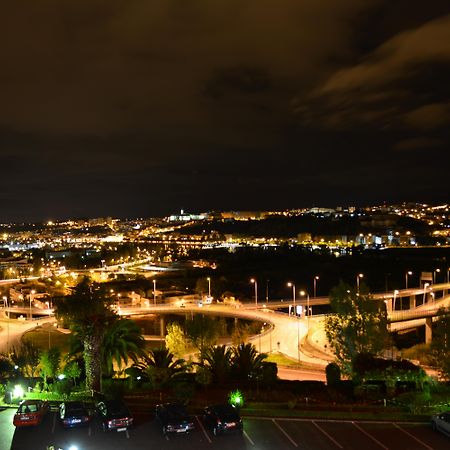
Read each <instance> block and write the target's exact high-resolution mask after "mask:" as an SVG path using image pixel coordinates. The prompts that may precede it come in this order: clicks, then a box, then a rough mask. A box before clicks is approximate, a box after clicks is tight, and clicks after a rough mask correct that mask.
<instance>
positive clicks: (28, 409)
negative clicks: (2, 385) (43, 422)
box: [17, 404, 38, 414]
mask: <svg viewBox="0 0 450 450" xmlns="http://www.w3.org/2000/svg"><path fill="white" fill-rule="evenodd" d="M37 410H38V407H37V405H36V404H31V405H20V407H19V410H18V411H17V412H18V413H20V414H23V413H25V414H27V413H34V412H36V411H37Z"/></svg>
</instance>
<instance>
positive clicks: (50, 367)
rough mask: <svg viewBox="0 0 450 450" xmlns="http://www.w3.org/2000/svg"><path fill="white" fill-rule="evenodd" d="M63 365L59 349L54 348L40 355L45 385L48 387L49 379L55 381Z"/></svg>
mask: <svg viewBox="0 0 450 450" xmlns="http://www.w3.org/2000/svg"><path fill="white" fill-rule="evenodd" d="M60 365H61V351H60V349H59V348H57V347H52V348H50V349H48V350H47V351H43V352H41V354H40V355H39V366H40V368H41V375H42V377H43V378H44V384H45V386H46V387H47V380H48V378H53V379H55V378H56V376H57V375H58V371H59V368H60Z"/></svg>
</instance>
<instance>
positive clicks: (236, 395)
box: [228, 389, 244, 408]
mask: <svg viewBox="0 0 450 450" xmlns="http://www.w3.org/2000/svg"><path fill="white" fill-rule="evenodd" d="M228 402H229V403H230V405H232V406H234V407H236V408H242V406H244V396H243V395H242V392H241V391H239V390H238V389H236V390H235V391H233V392H231V393H230V395H229V396H228Z"/></svg>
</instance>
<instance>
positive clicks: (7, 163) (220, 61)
mask: <svg viewBox="0 0 450 450" xmlns="http://www.w3.org/2000/svg"><path fill="white" fill-rule="evenodd" d="M448 14H450V11H449V6H448V2H446V1H441V0H430V1H429V2H426V4H425V3H424V2H423V1H419V0H408V1H406V0H398V2H395V4H393V3H392V2H390V1H388V0H367V1H364V2H361V1H360V0H322V1H320V2H318V1H314V0H280V1H278V2H276V5H275V4H274V2H273V1H271V0H244V1H243V0H217V1H210V0H193V1H189V2H184V1H181V0H154V1H151V2H145V1H140V0H129V1H124V0H91V1H89V2H78V1H75V0H69V1H65V2H60V1H57V0H42V1H39V2H36V1H31V0H22V1H18V2H9V3H6V4H5V5H3V8H2V15H1V16H0V39H1V41H2V45H1V46H0V60H1V61H2V71H1V72H0V98H1V108H0V170H1V172H0V173H1V174H2V177H1V179H0V187H1V188H2V193H1V195H0V212H2V214H4V216H5V217H10V218H14V217H19V216H20V217H27V216H28V217H33V218H40V217H42V216H46V215H48V214H50V215H52V216H53V217H56V216H58V215H59V216H61V215H75V214H82V213H83V211H85V212H84V215H97V214H100V211H102V214H106V212H108V211H109V214H110V215H133V214H135V215H144V216H145V215H152V214H154V215H156V214H165V213H168V212H171V211H173V210H176V209H179V207H181V206H184V207H185V208H191V209H194V210H202V209H225V208H230V209H239V208H242V209H252V208H256V207H258V208H272V209H277V208H281V207H289V206H291V207H292V206H299V205H305V204H311V203H316V204H318V203H327V204H330V203H333V202H337V203H352V202H365V201H366V200H369V198H371V199H376V197H377V195H380V196H383V200H385V199H386V195H385V194H384V193H383V191H380V187H379V186H378V185H377V183H376V181H377V179H379V173H380V172H381V171H382V173H383V175H384V176H385V177H386V178H388V179H391V175H390V172H389V173H388V172H387V169H386V167H387V163H386V162H387V161H389V170H390V171H394V170H396V169H398V167H402V164H400V162H399V161H398V160H394V159H392V158H393V155H398V154H401V153H402V152H401V151H396V150H402V149H403V150H406V149H407V148H408V145H412V146H414V145H413V144H411V142H413V141H414V142H419V143H420V142H422V144H423V145H424V148H425V147H426V146H427V145H429V147H430V148H433V149H434V150H433V151H441V152H443V151H444V150H445V149H448V142H449V132H448V131H447V128H448V104H449V103H450V88H449V85H448V82H447V81H446V80H447V79H448V76H450V46H449V42H450V35H449V30H450V16H449V15H448ZM408 142H410V144H408ZM427 142H428V144H427ZM433 142H440V145H433ZM402 143H403V144H402ZM410 148H412V147H410ZM416 148H418V147H416ZM412 153H413V156H412V157H411V161H409V163H410V164H412V167H411V173H413V172H414V170H413V169H414V164H420V161H419V156H418V155H416V154H415V153H414V152H412ZM440 159H441V163H442V161H443V158H442V156H441V158H440ZM399 177H404V182H403V183H402V195H404V199H405V200H415V198H412V197H415V196H416V194H417V192H419V193H421V192H431V189H428V186H434V187H435V190H436V191H439V190H442V189H440V188H439V186H440V184H439V183H441V181H439V179H438V178H437V177H436V180H433V179H431V180H428V181H427V183H426V185H425V180H424V179H423V177H422V178H421V180H422V181H423V182H424V184H423V190H422V191H421V187H422V185H421V183H422V181H420V182H414V183H412V184H409V180H410V178H409V175H406V174H398V172H396V175H395V176H392V180H398V179H399ZM344 179H345V180H344ZM352 180H353V181H352ZM352 183H353V186H354V188H353V189H352V187H351V185H352ZM339 186H341V188H339ZM390 187H391V188H392V186H390ZM408 189H409V190H408ZM371 190H373V192H374V194H373V195H370V192H371ZM391 190H392V189H391ZM384 192H385V193H386V194H389V192H390V190H389V189H388V188H387V187H386V189H385V191H384ZM38 193H39V195H40V196H41V198H42V199H45V201H44V202H37V203H35V204H33V205H28V206H27V208H25V209H23V210H22V209H21V208H20V207H19V206H17V205H19V199H22V198H28V197H30V196H33V195H37V194H38ZM363 193H364V195H363ZM428 200H429V201H431V200H433V199H432V198H431V199H428ZM39 208H42V209H41V211H42V213H39V211H40V209H39Z"/></svg>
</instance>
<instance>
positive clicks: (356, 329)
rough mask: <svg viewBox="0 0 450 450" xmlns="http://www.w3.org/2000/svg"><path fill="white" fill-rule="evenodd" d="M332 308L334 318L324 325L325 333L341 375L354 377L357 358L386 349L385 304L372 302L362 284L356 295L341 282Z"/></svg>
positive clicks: (335, 291)
mask: <svg viewBox="0 0 450 450" xmlns="http://www.w3.org/2000/svg"><path fill="white" fill-rule="evenodd" d="M330 305H331V310H332V312H333V314H332V315H330V316H328V317H327V319H326V321H325V333H326V336H327V339H328V342H329V344H330V346H331V347H332V349H333V350H334V354H335V356H336V361H337V363H338V364H339V366H340V367H341V369H342V371H343V372H344V373H346V374H351V371H352V361H353V360H354V358H355V356H356V355H357V354H359V353H371V354H377V353H379V352H380V351H381V350H383V349H384V348H386V345H387V342H388V338H389V333H388V329H387V315H386V308H385V305H384V302H383V301H376V300H373V299H372V297H371V296H370V295H369V292H368V289H367V287H366V286H365V285H364V284H363V283H362V284H361V285H360V289H359V292H357V291H356V290H355V289H353V288H351V287H350V286H349V285H347V284H345V283H343V282H341V283H340V284H339V285H338V286H337V287H335V288H333V289H332V290H331V292H330Z"/></svg>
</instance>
